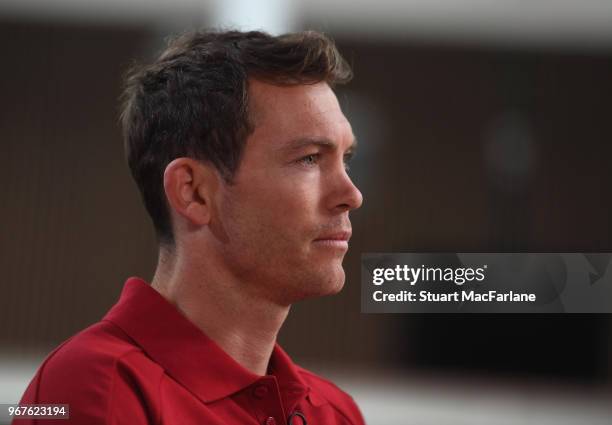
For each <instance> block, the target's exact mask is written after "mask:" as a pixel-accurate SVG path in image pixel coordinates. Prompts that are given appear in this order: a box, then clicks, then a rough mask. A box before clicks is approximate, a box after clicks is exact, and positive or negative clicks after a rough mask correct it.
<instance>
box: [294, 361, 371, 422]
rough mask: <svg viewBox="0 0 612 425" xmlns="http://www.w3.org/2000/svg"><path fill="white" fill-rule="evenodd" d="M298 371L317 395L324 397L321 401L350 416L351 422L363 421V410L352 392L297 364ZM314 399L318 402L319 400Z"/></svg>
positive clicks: (347, 416)
mask: <svg viewBox="0 0 612 425" xmlns="http://www.w3.org/2000/svg"><path fill="white" fill-rule="evenodd" d="M297 371H298V373H299V374H300V375H301V376H302V378H303V379H304V381H305V382H306V383H307V384H308V385H309V386H310V387H311V389H312V390H313V391H314V392H315V395H316V396H319V397H322V399H323V400H320V401H319V403H329V404H330V405H331V406H333V407H334V408H335V409H336V410H337V411H338V412H339V413H340V414H342V415H343V416H345V417H346V418H348V419H349V420H350V421H351V423H355V424H361V423H363V418H362V415H361V411H360V410H359V407H357V404H356V403H355V400H354V399H353V397H352V396H351V395H350V394H348V393H347V392H345V391H344V390H342V389H341V388H340V387H338V386H337V385H336V384H335V383H333V382H332V381H330V380H329V379H326V378H324V377H322V376H320V375H317V374H316V373H314V372H312V371H310V370H308V369H304V368H303V367H300V366H297ZM312 401H313V402H315V403H317V400H312Z"/></svg>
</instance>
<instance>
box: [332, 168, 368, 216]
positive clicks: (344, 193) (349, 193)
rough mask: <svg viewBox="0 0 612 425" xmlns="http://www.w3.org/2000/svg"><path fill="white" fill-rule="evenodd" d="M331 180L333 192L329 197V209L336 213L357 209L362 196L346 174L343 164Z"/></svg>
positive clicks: (361, 201)
mask: <svg viewBox="0 0 612 425" xmlns="http://www.w3.org/2000/svg"><path fill="white" fill-rule="evenodd" d="M333 180H334V182H333V183H332V187H333V190H332V194H331V196H330V199H331V201H330V202H331V203H330V206H331V208H332V209H333V210H335V211H338V212H344V211H350V210H354V209H357V208H359V207H360V206H361V204H362V203H363V195H362V194H361V192H360V191H359V189H358V188H357V186H355V184H354V183H353V181H352V180H351V178H350V177H349V175H348V174H347V172H346V169H345V168H344V164H343V165H342V169H341V171H340V172H339V173H336V175H335V177H334V178H333Z"/></svg>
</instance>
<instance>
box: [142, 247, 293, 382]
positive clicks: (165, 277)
mask: <svg viewBox="0 0 612 425" xmlns="http://www.w3.org/2000/svg"><path fill="white" fill-rule="evenodd" d="M192 252H194V251H192ZM196 252H197V251H196ZM201 260H203V261H201ZM194 261H195V259H193V258H185V256H183V255H181V253H180V252H179V253H174V254H168V253H165V252H163V251H161V252H160V256H159V261H158V265H157V269H156V271H155V276H154V277H153V280H152V282H151V286H152V287H153V288H154V289H155V290H157V291H158V292H159V293H160V294H161V295H162V296H163V297H164V298H166V299H167V300H168V301H169V302H170V303H172V304H173V305H174V306H175V307H176V308H177V309H178V310H179V311H180V312H181V313H182V314H183V315H184V316H186V317H187V318H188V319H189V320H190V321H191V322H192V323H194V324H195V325H196V326H197V327H198V328H200V329H201V330H202V331H203V332H204V333H205V334H206V335H207V336H208V337H209V338H211V339H212V340H213V341H215V343H216V344H217V345H219V346H220V347H221V348H222V349H223V351H225V352H226V353H227V354H229V355H230V356H231V357H232V358H233V359H234V360H236V362H238V363H239V364H240V365H242V366H243V367H244V368H246V369H247V370H249V371H251V372H253V373H254V374H256V375H260V376H262V375H265V374H266V372H267V368H268V363H269V360H270V356H271V354H272V350H273V349H274V344H275V343H276V338H277V335H278V331H279V330H280V328H281V326H282V324H283V322H284V321H285V319H286V317H287V314H288V313H289V306H282V305H278V304H275V303H274V302H272V301H271V300H267V299H265V298H264V297H262V296H261V295H260V294H257V293H254V292H252V291H251V292H249V291H248V290H247V289H248V288H254V287H256V286H255V285H256V282H243V281H242V282H238V281H237V280H236V279H235V278H234V277H233V276H232V274H231V273H229V272H228V271H227V270H224V268H223V267H219V266H218V264H210V263H211V261H210V259H208V260H205V259H203V258H201V257H200V258H198V259H197V261H198V262H194ZM203 262H208V263H209V264H203ZM193 264H198V267H194V266H193ZM245 288H246V289H245Z"/></svg>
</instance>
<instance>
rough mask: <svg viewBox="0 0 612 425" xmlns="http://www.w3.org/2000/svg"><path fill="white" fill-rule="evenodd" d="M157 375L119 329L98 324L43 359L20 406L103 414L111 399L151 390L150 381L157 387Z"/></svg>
mask: <svg viewBox="0 0 612 425" xmlns="http://www.w3.org/2000/svg"><path fill="white" fill-rule="evenodd" d="M162 374H163V370H162V369H161V367H160V366H159V365H157V364H156V363H154V362H153V361H152V360H150V359H149V358H148V357H147V356H146V355H145V353H144V352H143V351H142V349H141V348H140V347H139V346H138V345H136V344H135V343H134V342H133V341H132V340H131V339H130V338H129V337H128V336H127V335H126V334H125V333H123V331H122V330H121V329H120V328H118V327H117V326H116V325H114V324H113V323H111V322H109V321H105V320H103V321H101V322H98V323H96V324H94V325H92V326H90V327H88V328H86V329H84V330H82V331H81V332H79V333H77V334H76V335H74V336H73V337H71V338H69V339H68V340H66V341H65V342H64V343H62V344H61V345H60V346H59V347H57V348H56V349H55V350H54V351H52V352H51V353H50V354H49V355H48V356H47V358H46V359H45V360H44V362H43V363H42V364H41V366H40V367H39V369H38V371H37V373H36V375H35V376H34V378H33V379H32V381H31V383H30V385H29V387H28V388H27V390H26V392H25V394H24V396H23V399H22V402H24V403H25V402H29V403H69V404H71V405H75V406H89V405H91V406H93V405H94V403H95V404H96V405H97V406H100V407H101V408H104V409H107V408H108V407H109V404H110V403H111V400H112V399H113V398H114V397H116V396H117V394H122V393H126V392H127V393H129V392H139V391H141V390H142V388H143V387H152V386H155V384H156V383H155V382H154V381H155V380H157V382H159V379H160V378H161V375H162ZM99 413H100V414H102V413H103V412H99ZM104 414H106V413H105V412H104ZM71 416H72V411H71Z"/></svg>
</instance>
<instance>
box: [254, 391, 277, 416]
mask: <svg viewBox="0 0 612 425" xmlns="http://www.w3.org/2000/svg"><path fill="white" fill-rule="evenodd" d="M267 394H268V387H266V386H265V385H259V386H257V387H255V389H254V390H253V395H254V396H255V397H257V398H264V397H265V396H266V395H267ZM268 419H270V418H268ZM272 420H274V418H272Z"/></svg>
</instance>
